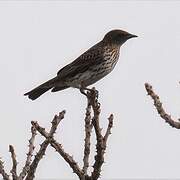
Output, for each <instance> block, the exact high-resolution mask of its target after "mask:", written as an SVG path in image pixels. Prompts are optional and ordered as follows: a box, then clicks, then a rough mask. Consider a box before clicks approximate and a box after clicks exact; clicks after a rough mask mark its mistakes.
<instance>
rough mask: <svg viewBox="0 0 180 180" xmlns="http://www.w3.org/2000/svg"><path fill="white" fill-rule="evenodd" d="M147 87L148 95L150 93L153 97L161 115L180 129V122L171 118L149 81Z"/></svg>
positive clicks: (171, 124)
mask: <svg viewBox="0 0 180 180" xmlns="http://www.w3.org/2000/svg"><path fill="white" fill-rule="evenodd" d="M145 88H146V91H147V93H148V95H150V96H151V98H152V99H153V101H154V106H155V108H156V110H157V112H158V114H159V115H160V116H161V118H163V119H164V120H165V122H166V123H168V124H169V125H170V126H172V127H174V128H176V129H180V122H179V121H175V120H173V119H172V118H171V116H170V115H169V114H168V113H166V111H165V110H164V107H163V105H162V103H161V101H160V98H159V96H158V95H157V94H156V93H155V92H154V90H153V88H152V86H151V85H150V84H148V83H145Z"/></svg>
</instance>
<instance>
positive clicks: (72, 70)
mask: <svg viewBox="0 0 180 180" xmlns="http://www.w3.org/2000/svg"><path fill="white" fill-rule="evenodd" d="M134 37H137V36H136V35H133V34H130V33H128V32H126V31H123V30H112V31H110V32H108V33H107V34H106V35H105V36H104V38H103V39H102V40H101V41H100V42H98V43H97V44H96V45H94V46H93V47H91V48H90V49H89V50H87V51H86V52H85V53H83V54H82V55H80V56H79V57H78V58H77V59H75V60H74V61H73V62H71V63H70V64H68V65H66V66H65V67H63V68H62V69H60V70H59V72H58V73H57V76H56V77H54V78H53V79H50V80H49V81H47V82H45V83H43V84H41V85H40V86H38V87H36V88H35V89H33V90H31V91H29V92H27V93H26V94H24V95H25V96H28V97H29V98H30V99H32V100H35V99H37V98H38V97H39V96H41V95H42V94H44V93H45V92H46V91H48V90H50V89H52V90H51V91H52V92H56V91H60V90H63V89H66V88H69V87H73V88H78V89H80V90H81V92H84V90H89V89H88V88H87V87H88V86H89V85H91V84H94V83H95V82H97V81H98V80H100V79H102V78H103V77H105V76H106V75H107V74H109V73H110V72H111V71H112V70H113V69H114V67H115V65H116V63H117V61H118V59H119V52H120V47H121V46H122V44H123V43H125V42H126V41H127V40H128V39H130V38H134Z"/></svg>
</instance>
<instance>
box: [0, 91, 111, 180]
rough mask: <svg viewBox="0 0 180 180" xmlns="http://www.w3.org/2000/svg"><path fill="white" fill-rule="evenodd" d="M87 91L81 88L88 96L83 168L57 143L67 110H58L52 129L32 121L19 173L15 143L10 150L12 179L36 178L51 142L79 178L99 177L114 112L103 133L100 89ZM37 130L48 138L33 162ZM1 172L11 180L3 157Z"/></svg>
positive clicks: (82, 179)
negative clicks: (92, 152) (93, 142)
mask: <svg viewBox="0 0 180 180" xmlns="http://www.w3.org/2000/svg"><path fill="white" fill-rule="evenodd" d="M86 90H88V91H87V93H85V92H84V91H82V93H83V94H84V95H86V97H87V108H86V116H85V139H84V141H85V142H84V156H83V167H82V169H81V168H80V167H79V165H78V163H77V162H76V161H75V160H74V158H73V157H72V156H70V155H69V154H68V153H66V152H65V151H64V149H63V147H62V145H61V144H60V143H58V142H57V141H56V140H55V139H54V137H53V135H54V133H55V131H56V129H57V126H58V125H59V123H60V122H61V120H62V119H63V118H64V114H65V111H62V112H60V113H59V115H58V116H55V117H54V119H53V121H52V126H51V129H50V131H49V132H47V131H46V130H45V128H43V127H41V126H40V125H39V124H38V123H37V122H35V121H32V122H31V123H32V127H31V134H32V135H31V138H30V140H29V150H28V153H27V159H26V162H25V165H24V167H23V169H22V171H21V173H20V175H19V176H18V175H17V161H16V156H15V152H14V148H13V146H10V152H11V155H12V161H13V168H12V170H11V173H12V176H13V180H23V179H24V178H25V179H26V180H32V179H34V177H35V172H36V169H37V167H38V164H39V162H40V160H41V159H42V157H43V155H44V154H45V151H46V149H47V147H48V145H49V144H51V146H52V147H53V148H54V149H55V150H56V151H57V152H58V153H59V155H61V156H62V157H63V158H64V160H65V161H66V162H67V163H68V164H69V166H70V167H71V168H72V170H73V172H74V173H76V174H77V176H78V177H79V179H80V180H97V179H98V178H99V177H100V172H101V167H102V164H103V163H104V154H105V150H106V143H107V139H108V137H109V135H110V134H111V128H112V126H113V115H112V114H111V115H110V117H109V118H108V120H109V123H108V127H107V129H106V132H105V135H103V134H102V131H101V130H102V129H101V127H100V122H99V121H100V119H99V115H100V112H101V111H100V103H99V102H98V91H97V90H96V89H95V88H93V89H91V90H89V89H86ZM91 109H92V111H93V118H91ZM93 127H94V130H95V134H96V140H97V143H96V155H95V162H94V165H93V171H92V172H91V175H88V173H87V170H88V167H89V156H90V137H91V131H92V128H93ZM36 131H38V132H39V133H40V134H41V135H42V136H44V137H45V138H46V139H45V141H44V142H43V143H42V144H41V145H40V149H39V151H38V152H37V154H36V155H35V157H34V159H33V161H32V160H31V158H32V155H33V151H34V140H35V136H36ZM0 174H1V175H2V176H3V179H4V180H10V178H9V175H8V174H7V173H6V172H5V170H4V166H3V162H2V161H1V160H0Z"/></svg>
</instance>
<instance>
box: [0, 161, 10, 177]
mask: <svg viewBox="0 0 180 180" xmlns="http://www.w3.org/2000/svg"><path fill="white" fill-rule="evenodd" d="M3 164H4V162H3V161H2V160H1V159H0V174H1V175H2V177H3V179H4V180H10V178H9V175H8V174H7V173H6V171H5V170H4V165H3Z"/></svg>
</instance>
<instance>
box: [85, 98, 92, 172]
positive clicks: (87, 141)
mask: <svg viewBox="0 0 180 180" xmlns="http://www.w3.org/2000/svg"><path fill="white" fill-rule="evenodd" d="M92 127H93V126H92V124H91V104H90V101H89V99H87V108H86V117H85V139H84V157H83V162H84V165H83V173H84V175H87V170H88V167H89V155H90V145H91V144H90V137H91V131H92Z"/></svg>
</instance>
